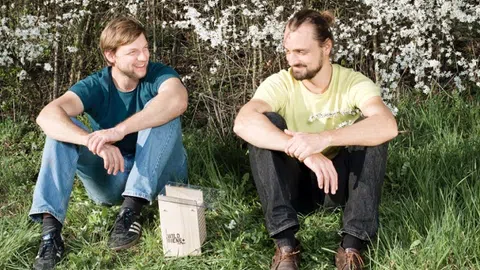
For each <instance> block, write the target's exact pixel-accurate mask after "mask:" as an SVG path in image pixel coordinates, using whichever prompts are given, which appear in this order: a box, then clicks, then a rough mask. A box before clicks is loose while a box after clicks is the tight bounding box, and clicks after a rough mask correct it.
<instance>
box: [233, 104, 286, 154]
mask: <svg viewBox="0 0 480 270" xmlns="http://www.w3.org/2000/svg"><path fill="white" fill-rule="evenodd" d="M234 132H235V133H236V134H237V135H238V136H239V137H241V138H242V139H244V140H245V141H247V142H248V143H250V144H252V145H255V146H256V147H260V148H265V149H270V150H277V151H284V149H285V145H286V143H287V141H288V140H289V138H290V136H288V135H286V134H285V132H283V130H280V129H278V128H277V127H276V126H275V125H273V124H272V122H270V120H269V119H268V118H267V117H266V116H265V115H263V114H261V113H251V114H249V115H248V116H241V115H239V117H237V119H236V120H235V127H234Z"/></svg>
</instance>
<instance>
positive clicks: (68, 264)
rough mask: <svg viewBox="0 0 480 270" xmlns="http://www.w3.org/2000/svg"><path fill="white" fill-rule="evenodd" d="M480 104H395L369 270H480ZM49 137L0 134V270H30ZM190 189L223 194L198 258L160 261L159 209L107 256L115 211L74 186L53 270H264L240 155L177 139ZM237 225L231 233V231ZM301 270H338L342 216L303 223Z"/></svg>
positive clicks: (33, 132)
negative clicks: (37, 189) (36, 191)
mask: <svg viewBox="0 0 480 270" xmlns="http://www.w3.org/2000/svg"><path fill="white" fill-rule="evenodd" d="M479 104H480V100H479V98H478V97H475V96H473V98H472V97H470V98H469V99H467V98H463V97H446V96H442V97H432V98H429V99H428V100H426V101H418V100H416V99H415V97H413V96H412V97H409V98H407V99H405V100H404V101H403V102H402V103H401V104H399V108H400V114H399V115H398V116H397V119H398V122H399V128H400V130H401V131H402V133H401V134H400V135H399V136H398V137H397V138H396V139H395V140H394V141H392V142H391V143H390V146H389V147H390V148H389V160H388V167H387V175H386V180H385V185H384V190H383V198H382V204H381V215H380V221H381V227H380V230H379V235H378V238H377V239H375V240H374V241H373V243H372V245H371V247H370V249H369V251H368V252H367V254H366V255H367V261H368V267H369V268H371V269H480V261H479V260H480V259H479V258H480V245H478V243H479V241H480V224H479V223H480V183H479V180H480V172H479V170H478V166H479V163H480V162H479V161H480V159H479V157H478V156H479V153H480V138H479V137H478V135H479V134H480V120H479V119H480V109H479ZM43 140H44V136H43V135H41V133H40V132H39V131H38V129H36V128H35V127H34V126H33V125H32V124H30V123H28V122H27V121H19V122H15V123H13V122H12V121H5V122H2V123H0V151H1V152H2V155H1V156H0V168H1V169H0V191H1V194H2V195H1V196H0V243H1V244H0V269H27V268H29V267H30V266H31V265H32V263H33V259H34V257H35V254H36V252H37V248H38V244H39V232H40V226H39V225H38V224H34V223H32V222H30V221H29V219H28V218H27V213H28V210H29V206H30V203H31V197H32V193H33V187H34V184H35V179H36V175H37V170H38V167H39V162H40V158H41V146H42V144H43ZM184 141H185V146H186V148H187V151H188V153H189V177H190V183H191V184H194V185H200V186H205V187H212V188H215V189H218V193H217V194H216V196H217V197H216V199H217V200H216V202H217V203H216V204H215V209H213V210H209V211H208V212H207V230H208V237H207V242H206V243H205V245H204V246H203V248H202V251H203V254H202V256H199V257H188V258H178V259H170V258H164V257H163V252H162V245H161V236H160V230H159V218H158V211H157V205H156V204H154V205H151V206H148V207H147V208H146V209H145V211H144V216H145V218H146V222H145V223H144V234H143V236H142V241H141V242H140V243H139V244H138V245H137V246H135V247H134V248H132V249H130V250H127V251H124V252H112V251H110V250H109V249H108V248H107V247H106V241H107V237H108V232H109V229H110V226H111V225H112V223H113V221H114V219H115V215H116V214H117V211H118V207H111V208H106V207H101V206H97V205H95V204H94V203H93V202H91V201H90V200H89V199H88V197H87V196H86V194H85V192H84V189H83V187H82V186H81V184H79V183H76V185H75V188H74V191H73V194H72V198H71V202H70V208H69V212H68V215H67V222H66V226H65V228H64V237H65V240H66V244H67V253H66V257H65V259H64V260H62V262H61V263H60V264H59V267H58V268H59V269H268V267H269V264H270V261H271V256H272V255H273V242H272V241H271V240H270V239H269V238H268V235H267V232H266V229H265V226H264V223H263V216H262V211H261V206H260V203H259V201H258V198H257V195H256V191H255V187H254V185H253V181H252V177H251V174H250V171H249V165H248V156H247V153H246V149H245V148H244V147H243V148H242V146H241V145H240V144H239V142H238V141H237V140H235V139H233V138H223V139H222V140H220V139H219V138H217V137H214V136H213V135H212V136H210V135H208V134H205V132H204V131H202V130H188V131H185V135H184ZM232 220H233V221H234V223H235V224H236V225H235V226H234V227H233V228H232V227H230V228H229V226H228V225H229V224H230V223H231V222H232ZM300 221H301V231H300V232H299V234H298V237H299V238H300V239H301V241H302V244H303V253H302V258H303V262H302V269H333V268H334V265H333V255H334V251H335V249H336V247H337V245H338V241H339V240H340V239H339V236H338V235H337V233H336V232H337V230H338V229H339V228H340V222H341V213H340V212H334V213H331V212H328V211H324V210H321V209H320V210H318V211H316V212H315V213H313V214H311V215H308V216H302V217H301V218H300Z"/></svg>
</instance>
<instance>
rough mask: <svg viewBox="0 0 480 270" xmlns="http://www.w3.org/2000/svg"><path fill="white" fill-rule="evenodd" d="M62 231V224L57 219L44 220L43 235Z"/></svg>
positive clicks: (46, 218) (50, 217)
mask: <svg viewBox="0 0 480 270" xmlns="http://www.w3.org/2000/svg"><path fill="white" fill-rule="evenodd" d="M55 230H58V231H61V230H62V223H60V221H58V220H57V219H56V218H54V217H53V216H50V215H48V216H46V217H44V218H43V224H42V235H46V234H48V233H49V232H52V231H55Z"/></svg>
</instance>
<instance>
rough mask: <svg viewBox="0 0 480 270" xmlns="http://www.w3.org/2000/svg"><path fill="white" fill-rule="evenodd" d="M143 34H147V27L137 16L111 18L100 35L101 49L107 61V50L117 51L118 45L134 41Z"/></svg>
mask: <svg viewBox="0 0 480 270" xmlns="http://www.w3.org/2000/svg"><path fill="white" fill-rule="evenodd" d="M141 34H143V35H145V36H146V33H145V28H144V27H143V25H142V24H141V23H140V22H139V21H138V20H137V19H135V18H132V17H118V18H115V19H113V20H111V21H110V22H109V23H108V24H107V26H105V29H103V31H102V34H101V35H100V51H101V52H102V56H103V58H104V59H105V61H106V62H107V63H108V64H109V65H111V64H112V63H110V62H109V61H108V60H107V59H106V58H105V51H113V52H115V51H116V50H117V49H118V47H120V46H123V45H127V44H130V43H132V42H134V41H135V40H136V39H137V38H138V37H139V36H140V35H141Z"/></svg>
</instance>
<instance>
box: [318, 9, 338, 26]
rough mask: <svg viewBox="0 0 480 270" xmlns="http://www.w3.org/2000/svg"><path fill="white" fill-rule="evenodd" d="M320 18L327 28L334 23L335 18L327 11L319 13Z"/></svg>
mask: <svg viewBox="0 0 480 270" xmlns="http://www.w3.org/2000/svg"><path fill="white" fill-rule="evenodd" d="M320 16H321V17H322V18H323V19H324V20H325V21H326V22H327V24H328V27H332V26H333V24H334V23H335V16H333V14H332V12H331V11H329V10H324V11H321V12H320Z"/></svg>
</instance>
